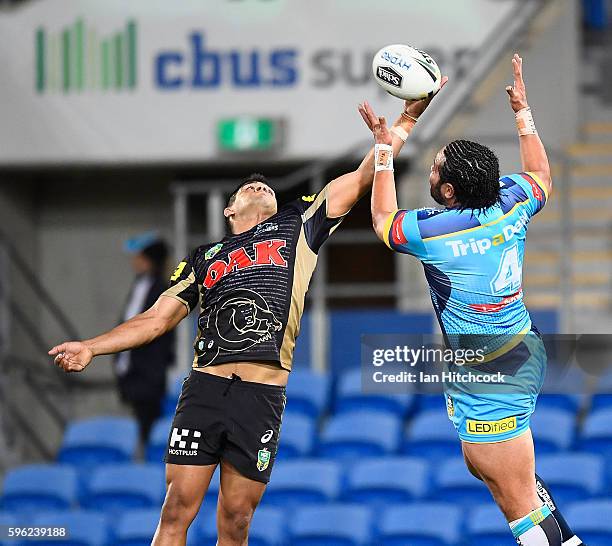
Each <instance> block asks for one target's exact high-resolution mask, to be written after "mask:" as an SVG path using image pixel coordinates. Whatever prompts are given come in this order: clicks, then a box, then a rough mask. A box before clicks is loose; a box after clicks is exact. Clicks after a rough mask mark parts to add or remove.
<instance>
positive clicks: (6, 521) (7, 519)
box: [0, 512, 20, 546]
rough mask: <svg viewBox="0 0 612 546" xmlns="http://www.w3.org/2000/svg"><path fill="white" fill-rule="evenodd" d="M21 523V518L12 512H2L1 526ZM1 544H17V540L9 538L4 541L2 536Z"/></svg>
mask: <svg viewBox="0 0 612 546" xmlns="http://www.w3.org/2000/svg"><path fill="white" fill-rule="evenodd" d="M19 523H20V521H19V519H18V518H17V516H16V515H15V514H13V513H12V512H0V528H2V527H15V526H17V525H19ZM0 546H15V540H13V539H10V540H9V539H7V540H6V541H4V540H2V538H0Z"/></svg>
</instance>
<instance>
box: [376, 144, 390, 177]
mask: <svg viewBox="0 0 612 546" xmlns="http://www.w3.org/2000/svg"><path fill="white" fill-rule="evenodd" d="M392 170H393V146H390V145H389V144H375V145H374V171H375V172H378V171H392Z"/></svg>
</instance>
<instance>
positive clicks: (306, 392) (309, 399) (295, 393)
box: [285, 370, 331, 419]
mask: <svg viewBox="0 0 612 546" xmlns="http://www.w3.org/2000/svg"><path fill="white" fill-rule="evenodd" d="M330 393H331V378H330V376H329V374H322V373H317V372H313V371H311V370H295V371H294V372H292V373H291V377H290V378H289V383H288V384H287V407H286V409H285V411H286V412H290V413H291V412H296V413H304V414H306V415H307V416H309V417H312V418H315V419H316V418H318V417H319V416H320V415H321V414H322V413H323V412H324V411H325V410H326V409H327V407H328V405H329V397H330Z"/></svg>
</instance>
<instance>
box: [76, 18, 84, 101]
mask: <svg viewBox="0 0 612 546" xmlns="http://www.w3.org/2000/svg"><path fill="white" fill-rule="evenodd" d="M84 33H85V25H84V24H83V20H82V19H79V20H78V21H77V22H76V23H75V25H74V42H75V43H74V49H75V54H74V61H75V79H76V87H77V89H78V90H79V91H82V90H83V88H84V87H85V43H84Z"/></svg>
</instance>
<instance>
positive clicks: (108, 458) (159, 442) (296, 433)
mask: <svg viewBox="0 0 612 546" xmlns="http://www.w3.org/2000/svg"><path fill="white" fill-rule="evenodd" d="M170 426H171V418H170V417H167V418H163V419H161V420H159V421H158V422H157V423H156V424H155V426H154V428H153V430H152V433H151V438H150V441H149V445H148V446H147V452H146V459H147V461H149V462H159V461H161V460H162V457H163V453H164V450H165V447H166V444H167V441H168V433H169V431H170ZM531 428H532V432H533V435H534V437H535V439H536V450H537V453H538V455H543V454H548V453H556V452H561V451H566V450H569V449H573V450H576V451H586V452H592V453H604V454H612V408H609V409H601V410H598V411H595V412H593V413H591V414H589V415H588V416H587V418H586V419H585V422H584V424H583V426H582V428H581V430H577V424H576V417H575V414H574V413H572V412H569V411H566V410H562V409H555V408H546V407H544V408H539V409H538V410H537V411H536V413H535V415H534V416H533V418H532V422H531ZM137 441H138V434H137V427H136V424H135V422H134V421H133V420H132V419H129V418H121V417H99V418H94V419H88V420H82V421H76V422H73V423H71V424H70V425H69V426H68V428H67V431H66V434H65V438H64V441H63V444H62V448H61V450H60V452H59V454H58V461H59V462H62V463H66V464H71V465H76V466H79V467H83V468H86V467H89V466H91V465H94V464H101V463H113V462H130V461H132V460H133V458H134V454H135V452H136V446H137ZM384 454H407V455H416V456H425V457H428V458H433V459H438V458H446V457H448V456H453V455H460V454H461V451H460V444H459V442H458V440H457V435H456V432H455V430H454V428H453V426H452V424H451V423H450V421H449V420H448V418H447V417H446V413H445V411H444V410H443V409H442V408H439V409H437V410H427V411H423V412H421V413H419V414H417V415H415V416H414V417H413V418H412V419H411V420H410V421H409V422H408V425H407V427H404V422H403V421H402V420H401V419H400V418H399V417H397V416H396V415H395V414H393V413H388V412H386V411H383V410H382V409H380V408H379V409H378V410H371V411H366V410H356V409H355V410H353V411H350V412H345V413H340V414H339V415H332V416H330V417H329V418H328V419H327V420H325V421H324V422H323V426H322V427H321V429H320V430H319V421H318V420H315V419H313V418H312V417H309V416H307V415H306V414H301V413H295V412H293V411H287V413H286V415H285V418H284V421H283V428H282V441H281V444H280V450H279V458H280V459H287V458H291V457H306V456H322V457H330V458H356V457H368V456H375V455H384Z"/></svg>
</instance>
